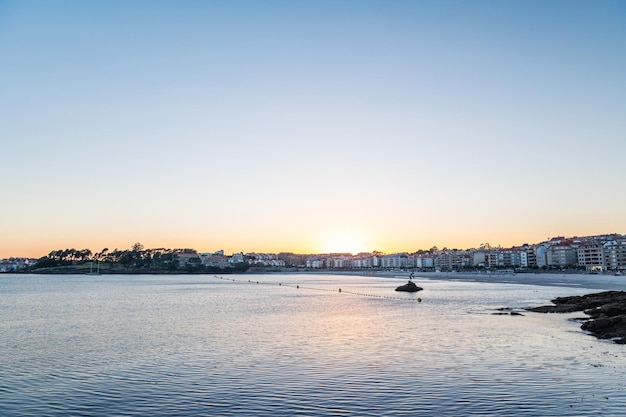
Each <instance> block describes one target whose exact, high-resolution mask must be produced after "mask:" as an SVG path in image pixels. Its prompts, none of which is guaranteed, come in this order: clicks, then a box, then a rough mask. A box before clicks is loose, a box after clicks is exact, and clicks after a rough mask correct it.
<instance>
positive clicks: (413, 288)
mask: <svg viewBox="0 0 626 417" xmlns="http://www.w3.org/2000/svg"><path fill="white" fill-rule="evenodd" d="M422 290H423V288H422V287H418V286H417V285H415V283H414V282H413V281H409V282H407V283H406V284H404V285H400V286H399V287H398V288H396V291H406V292H417V291H422Z"/></svg>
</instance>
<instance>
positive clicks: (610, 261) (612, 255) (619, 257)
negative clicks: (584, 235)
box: [604, 240, 626, 271]
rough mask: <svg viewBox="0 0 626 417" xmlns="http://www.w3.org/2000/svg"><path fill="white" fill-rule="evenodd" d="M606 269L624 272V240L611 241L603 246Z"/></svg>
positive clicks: (625, 262)
mask: <svg viewBox="0 0 626 417" xmlns="http://www.w3.org/2000/svg"><path fill="white" fill-rule="evenodd" d="M604 257H605V262H606V267H607V268H608V269H610V270H612V271H624V270H626V240H619V241H618V240H613V241H610V242H607V243H605V244H604Z"/></svg>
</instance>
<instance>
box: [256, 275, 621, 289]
mask: <svg viewBox="0 0 626 417" xmlns="http://www.w3.org/2000/svg"><path fill="white" fill-rule="evenodd" d="M246 274H250V275H287V274H294V275H298V274H299V275H305V274H309V275H352V276H363V277H379V278H397V279H402V280H406V279H408V278H409V274H410V272H408V271H358V270H347V271H328V270H315V271H304V270H298V271H266V272H264V273H258V272H247V273H246ZM420 279H427V280H441V281H464V282H484V283H500V284H518V285H536V286H544V287H569V288H582V289H590V290H606V291H608V290H622V291H626V276H619V275H618V276H616V275H602V274H563V273H526V272H523V273H512V272H506V273H504V272H503V273H471V272H416V273H415V275H414V277H413V281H417V282H419V281H420Z"/></svg>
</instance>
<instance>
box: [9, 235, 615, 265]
mask: <svg viewBox="0 0 626 417" xmlns="http://www.w3.org/2000/svg"><path fill="white" fill-rule="evenodd" d="M94 262H95V263H97V264H100V263H102V264H106V263H115V264H121V265H122V266H123V267H124V268H128V269H132V268H133V267H134V268H142V267H143V268H144V269H145V268H147V267H149V266H151V265H152V266H154V265H159V266H160V267H161V268H163V267H164V266H166V267H167V269H168V270H170V271H181V272H182V271H189V272H192V271H193V272H201V271H202V270H210V271H215V270H220V269H223V270H224V271H228V270H235V271H238V272H240V271H244V270H247V269H248V268H250V269H251V272H254V271H260V270H266V271H267V270H280V269H304V270H368V269H378V270H396V269H398V270H399V269H402V270H418V271H461V270H497V271H502V270H504V271H511V272H514V271H532V270H540V271H550V270H575V271H579V272H580V271H584V272H587V273H612V274H617V275H621V274H622V273H623V272H625V271H626V236H625V235H623V234H607V235H595V236H584V237H562V236H559V237H553V238H550V239H548V240H546V241H543V242H539V243H534V244H527V243H525V244H522V245H519V246H514V247H510V248H503V247H500V246H498V247H492V246H491V245H489V244H488V243H484V244H481V245H479V247H477V248H471V249H449V248H437V247H432V248H430V249H428V250H418V251H415V252H400V253H391V254H386V253H383V252H379V251H374V252H368V253H358V254H350V253H327V254H296V253H291V252H281V253H244V252H239V253H233V254H231V255H227V254H225V253H224V251H223V250H219V251H216V252H211V253H204V252H203V253H199V252H197V251H196V250H194V249H173V250H172V249H144V248H143V245H141V244H139V243H136V244H135V245H133V247H132V249H131V250H117V249H115V250H113V251H109V250H108V249H103V250H102V251H100V252H97V253H92V252H91V251H90V250H89V249H83V250H76V249H65V250H56V251H52V252H50V254H48V255H47V256H45V257H42V258H39V259H31V258H9V259H2V260H0V272H5V273H6V272H19V271H29V270H33V269H34V270H36V269H37V268H46V267H55V266H59V265H70V264H86V263H89V264H90V265H92V266H93V264H94ZM243 265H245V266H246V268H242V266H243Z"/></svg>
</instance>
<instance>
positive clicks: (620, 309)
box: [527, 291, 626, 344]
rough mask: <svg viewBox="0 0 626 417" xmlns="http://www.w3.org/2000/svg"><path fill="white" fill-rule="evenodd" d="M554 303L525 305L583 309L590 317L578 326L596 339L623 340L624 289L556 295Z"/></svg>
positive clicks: (625, 336) (625, 325) (556, 309)
mask: <svg viewBox="0 0 626 417" xmlns="http://www.w3.org/2000/svg"><path fill="white" fill-rule="evenodd" d="M552 302H553V303H554V305H553V306H541V307H533V308H528V309H527V310H528V311H534V312H536V313H572V312H575V311H584V312H585V314H588V315H589V317H590V319H589V320H586V321H585V322H584V323H583V324H582V326H580V328H581V329H583V330H586V331H588V332H589V333H591V334H593V335H594V336H596V337H597V338H599V339H611V340H613V341H614V342H615V343H620V344H626V292H624V291H605V292H601V293H594V294H587V295H582V296H572V297H558V298H555V299H554V300H552Z"/></svg>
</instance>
